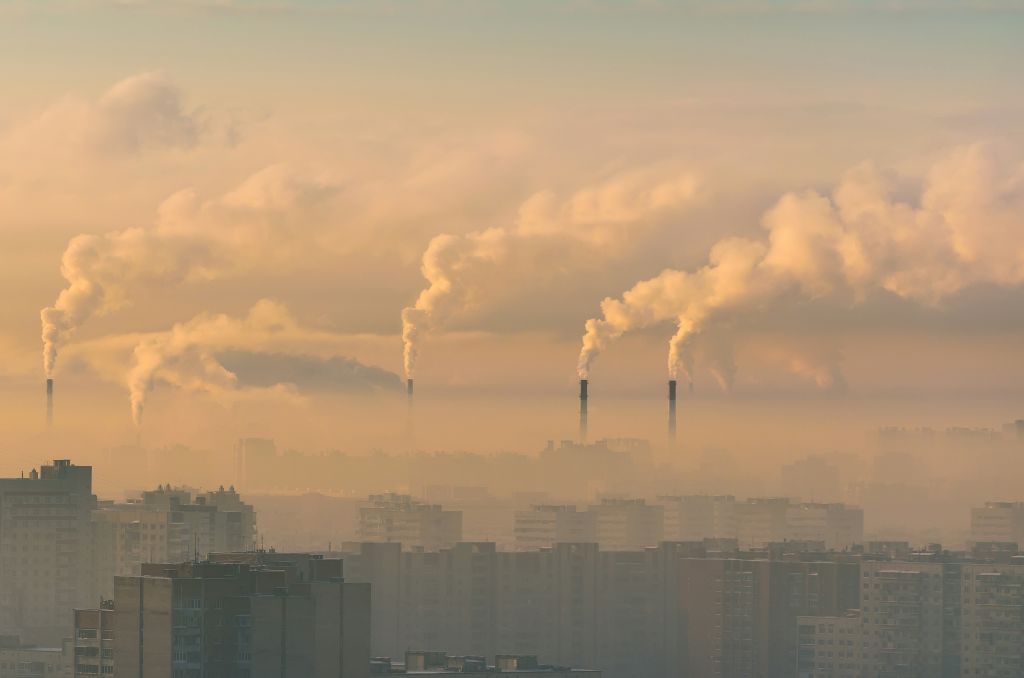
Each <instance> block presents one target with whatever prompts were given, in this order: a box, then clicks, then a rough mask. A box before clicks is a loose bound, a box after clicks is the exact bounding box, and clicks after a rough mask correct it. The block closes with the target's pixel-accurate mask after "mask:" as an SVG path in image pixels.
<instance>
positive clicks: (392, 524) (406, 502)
mask: <svg viewBox="0 0 1024 678" xmlns="http://www.w3.org/2000/svg"><path fill="white" fill-rule="evenodd" d="M357 534H358V535H359V539H360V541H369V542H374V541H376V542H397V543H399V544H401V545H402V547H403V548H405V549H423V550H426V551H436V550H438V549H443V548H450V547H452V546H454V545H455V544H456V543H458V542H459V541H461V540H462V512H461V511H445V510H444V509H442V508H441V506H439V505H437V504H424V503H421V502H418V501H416V500H415V499H413V498H412V497H410V496H409V495H407V494H394V493H392V492H389V493H387V494H377V495H372V496H371V497H370V499H369V502H368V505H367V506H363V507H361V508H360V509H359V524H358V525H357Z"/></svg>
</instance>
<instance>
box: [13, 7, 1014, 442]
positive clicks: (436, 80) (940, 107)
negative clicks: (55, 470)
mask: <svg viewBox="0 0 1024 678" xmlns="http://www.w3.org/2000/svg"><path fill="white" fill-rule="evenodd" d="M1022 35H1024V11H1022V6H1021V5H1020V4H1019V3H1016V2H1009V1H1007V2H1000V1H998V0H992V1H987V2H986V1H983V0H978V1H971V0H962V1H956V0H945V1H936V2H926V1H924V0H877V1H875V0H846V1H842V0H840V1H838V2H825V1H824V0H792V1H789V0H750V1H739V0H737V1H730V0H724V1H721V2H712V1H707V2H667V1H665V2H658V1H656V0H651V1H648V2H644V1H640V0H638V1H636V2H628V1H625V0H624V1H622V2H613V1H610V0H609V1H605V2H600V1H596V0H594V1H589V2H588V1H585V0H580V1H577V2H571V1H568V0H566V1H563V2H558V1H549V2H540V1H531V0H520V1H517V2H498V1H492V2H484V1H480V2H472V1H469V0H466V1H462V2H456V1H454V0H452V1H444V0H436V1H425V0H424V1H422V2H388V1H380V0H378V1H376V2H327V1H326V0H305V1H297V2H286V1H284V0H281V1H278V2H274V1H267V2H262V1H259V0H252V1H246V0H237V1H234V2H233V1H231V0H222V1H215V0H211V1H208V2H207V1H203V0H194V1H190V0H181V1H170V0H169V1H167V2H159V1H156V0H154V1H145V0H138V1H132V0H124V1H122V2H116V1H111V2H99V1H97V2H92V1H90V0H67V1H60V0H52V1H51V0H32V1H28V0H26V1H17V0H15V1H11V0H0V83H2V96H0V286H2V289H3V290H5V291H4V293H3V304H0V405H3V406H4V409H3V412H4V413H3V414H2V415H0V424H3V425H4V426H5V427H8V429H9V430H24V431H30V430H33V429H34V428H38V425H39V423H41V422H40V421H37V419H36V418H34V414H33V415H30V414H29V413H35V412H38V411H39V410H38V404H39V398H40V394H41V383H42V380H43V378H44V371H43V351H42V345H41V342H40V320H39V319H40V310H41V309H44V308H47V307H55V308H57V310H58V311H59V313H58V314H57V315H56V316H51V319H53V318H56V321H55V322H56V324H55V325H54V327H55V328H56V329H54V334H53V336H52V337H51V338H52V339H53V344H52V347H53V350H54V351H55V355H56V357H55V362H54V363H53V374H54V376H55V378H56V379H57V381H58V384H59V385H60V388H61V389H63V390H60V391H59V392H60V393H61V394H68V397H66V398H64V399H63V400H61V401H60V402H61V406H62V407H64V408H65V409H64V411H65V412H66V411H67V409H69V408H71V407H72V403H73V402H74V400H73V399H72V398H71V396H70V394H71V393H74V394H76V396H75V397H77V398H79V399H84V398H88V394H90V393H92V394H94V398H93V399H92V402H89V403H88V407H89V408H90V409H89V411H90V412H92V413H93V414H90V415H89V416H90V418H91V420H92V421H94V422H104V424H103V425H104V426H108V427H110V428H112V429H114V430H118V431H128V430H130V426H131V423H130V422H131V418H130V412H131V409H130V407H129V403H130V395H129V392H131V393H132V397H133V398H134V399H135V407H136V412H135V413H136V415H137V416H139V417H141V416H142V415H141V413H142V412H143V411H145V413H146V416H145V421H147V422H149V421H151V420H152V421H154V422H162V425H163V427H164V429H163V430H165V431H167V435H168V436H169V437H171V436H172V434H173V431H174V430H175V424H174V423H173V419H172V414H171V413H179V414H180V413H181V412H182V411H188V412H189V413H190V414H189V417H190V418H191V420H193V425H194V427H195V428H196V429H197V430H205V428H204V426H214V425H215V423H216V421H217V417H218V416H219V415H218V414H217V413H218V412H220V411H222V410H223V409H224V408H235V410H234V411H237V408H243V409H244V408H252V409H251V410H250V411H249V414H248V415H247V416H248V418H249V419H260V418H264V417H271V418H272V417H274V416H282V417H285V418H287V416H295V413H296V412H301V411H303V410H302V408H303V407H304V405H303V403H304V402H308V399H310V398H316V395H317V394H318V393H322V392H325V391H327V392H329V391H340V392H342V393H344V394H349V395H353V394H354V395H356V396H359V397H362V396H363V395H365V397H393V396H394V394H397V393H398V390H399V388H400V381H399V379H400V378H402V377H403V374H402V373H403V356H402V350H403V349H402V338H401V332H402V321H401V313H402V309H403V308H405V307H414V309H415V313H414V316H415V318H414V319H415V320H416V321H417V323H416V324H417V327H418V328H419V335H418V338H417V341H418V349H419V351H418V353H419V359H418V363H417V373H416V376H417V379H418V382H420V383H421V384H423V388H424V389H426V390H427V391H429V390H430V389H434V390H436V391H438V392H440V391H444V390H457V391H466V392H470V393H482V394H485V393H495V392H501V391H502V390H507V391H508V392H510V393H518V394H530V393H556V392H560V391H563V390H564V391H566V392H568V393H572V392H573V389H574V381H575V378H576V367H577V354H578V352H579V349H580V338H581V335H582V334H583V329H584V322H585V321H586V320H587V319H589V318H598V317H601V315H602V306H601V301H602V299H604V298H605V297H611V298H613V299H615V298H620V297H621V295H622V294H623V293H624V292H626V290H628V289H630V288H631V287H633V285H634V284H635V283H636V282H638V281H641V280H645V279H651V278H654V277H655V276H658V275H659V274H660V273H661V272H662V271H663V270H665V269H675V270H678V271H695V270H697V269H700V268H701V267H703V266H705V264H707V263H708V261H709V250H710V249H711V248H712V246H713V245H714V244H715V243H716V242H717V241H719V240H720V239H722V238H726V237H732V236H737V237H741V238H744V239H746V241H749V242H751V243H754V244H755V245H757V243H768V244H770V245H771V246H772V247H774V244H776V243H777V242H781V241H782V240H784V238H785V237H786V236H787V234H791V232H790V231H786V230H785V228H786V227H788V226H789V225H790V224H791V223H797V222H799V223H804V222H802V221H801V219H803V218H805V217H806V218H807V219H810V217H807V214H808V212H809V211H812V210H813V208H814V206H815V205H818V204H819V203H818V202H815V200H818V199H820V201H823V203H821V204H824V205H827V206H829V207H828V210H830V212H829V214H830V215H832V216H828V217H827V218H826V217H822V220H824V221H827V222H828V224H829V228H832V226H833V225H836V224H838V225H837V226H835V227H836V228H838V229H840V230H841V231H842V234H841V236H839V238H840V239H839V241H837V242H839V244H838V245H835V246H834V247H833V245H832V244H829V245H827V247H826V246H823V247H825V249H827V252H826V254H828V255H832V254H835V252H836V251H839V252H840V254H841V255H842V256H841V257H840V258H842V261H839V260H833V259H829V258H828V257H827V256H825V255H819V252H818V251H817V250H813V248H810V246H809V245H808V243H812V242H813V243H819V242H820V241H822V240H823V239H828V238H831V237H832V235H829V234H825V233H824V232H823V231H820V229H819V230H814V229H810V230H808V229H804V230H801V231H800V232H799V233H798V235H797V236H795V237H797V238H798V239H799V238H804V240H800V241H799V242H798V243H797V246H796V247H795V248H794V247H790V248H789V249H788V250H786V252H783V253H781V254H780V253H779V252H775V254H769V255H767V260H768V261H769V263H771V262H775V263H774V264H773V266H775V268H774V269H773V270H782V269H785V270H786V271H788V272H789V273H790V274H792V275H791V276H790V277H787V278H785V281H791V280H792V281H795V282H793V285H792V286H789V285H788V282H784V283H780V282H778V280H777V279H773V281H772V282H771V283H770V284H769V283H764V285H763V286H762V288H760V289H761V291H760V292H758V294H756V295H755V294H745V295H741V296H739V297H730V296H728V294H726V296H725V297H723V298H726V299H741V301H739V302H735V303H733V302H732V301H727V302H723V303H724V304H725V306H722V307H721V308H724V311H722V310H721V308H720V307H717V306H716V307H714V308H715V314H716V315H714V316H713V318H714V321H713V322H709V323H708V324H707V326H704V325H702V326H701V336H700V338H699V340H697V341H695V343H694V345H693V347H692V352H693V356H692V359H693V361H694V365H693V370H692V371H693V379H694V382H695V393H697V394H700V393H715V394H717V393H719V392H721V390H722V389H725V388H731V390H732V391H733V392H734V393H735V394H739V395H742V394H762V395H764V394H768V395H770V394H775V393H793V392H808V393H815V392H819V391H828V392H830V393H834V392H838V393H847V394H851V395H850V396H849V397H854V396H865V395H868V394H872V393H927V394H932V395H934V394H944V393H945V394H952V395H963V394H983V395H985V396H986V397H994V396H1004V395H1005V396H1006V397H1007V398H1010V399H1011V400H1013V399H1014V398H1015V397H1016V396H1019V395H1021V394H1022V393H1024V389H1021V387H1020V384H1021V383H1024V381H1022V380H1024V361H1022V360H1020V355H1021V349H1022V347H1024V346H1022V344H1024V342H1022V339H1024V321H1022V315H1021V313H1020V309H1021V308H1022V302H1024V288H1022V286H1021V284H1020V283H1021V282H1024V211H1022V209H1024V170H1022V167H1024V166H1022V164H1021V161H1022V160H1024V154H1022V151H1024V79H1022V78H1021V65H1022V64H1024V40H1021V36H1022ZM865 163H868V164H865ZM809 191H813V193H808V192H809ZM784 196H789V199H790V201H789V202H787V199H786V198H784ZM800 201H803V202H800ZM793 204H795V205H796V206H795V207H793ZM787 205H788V206H789V207H792V210H791V211H789V212H787V211H785V209H789V207H787ZM784 208H785V209H784ZM801 209H803V210H804V211H802V212H801V211H800V210H801ZM771 214H776V215H779V214H781V216H779V217H778V220H781V221H782V222H784V223H783V225H782V226H780V227H779V228H778V229H775V230H770V227H771V224H772V223H773V222H772V220H771V217H770V216H766V215H771ZM865 215H866V216H865ZM868 222H870V223H868ZM820 223H824V222H817V221H815V222H814V224H816V225H815V226H814V228H815V229H816V228H818V226H817V225H819V224H820ZM908 229H909V231H908ZM850 233H854V234H855V235H856V237H857V238H858V243H860V246H859V249H857V257H860V258H859V259H857V261H858V262H859V264H858V266H860V268H857V270H856V271H854V268H856V267H854V266H853V264H851V259H850V258H848V257H846V254H844V253H848V249H844V248H845V247H846V244H847V240H846V239H845V238H847V236H849V234H850ZM83 234H84V235H85V236H86V237H84V238H77V239H76V240H73V239H74V238H76V236H80V235H83ZM442 234H445V235H447V236H448V237H447V238H441V239H435V237H436V236H439V235H442ZM947 240H948V242H947ZM432 242H433V244H432ZM730 242H732V241H730ZM787 242H789V241H787ZM829 242H830V243H831V242H832V241H829ZM69 243H70V248H69ZM933 245H934V247H933ZM428 248H429V249H428ZM66 249H67V250H68V255H67V256H64V271H63V275H62V256H63V255H64V252H65V250H66ZM776 249H777V250H781V249H783V248H782V246H781V245H780V246H779V247H777V248H776ZM795 249H799V252H796V253H795V254H794V250H795ZM822 251H824V250H822ZM425 252H427V253H428V256H427V260H426V261H425V262H424V261H423V257H424V253H425ZM758 256H760V255H758ZM851 256H853V255H851ZM784 257H788V258H786V260H785V262H783V264H781V265H776V264H778V261H779V260H780V259H781V258H784ZM800 257H804V258H805V259H808V258H809V259H814V263H813V265H812V264H808V263H807V261H805V259H800ZM844 257H846V258H844ZM855 258H856V257H855ZM865 259H866V263H865V261H863V260H865ZM712 260H714V257H712ZM424 263H425V264H426V265H425V266H424V265H423V264H424ZM421 267H422V268H423V270H421ZM840 268H842V272H837V271H838V269H840ZM810 269H813V271H810ZM861 269H865V270H867V269H870V270H869V271H868V273H864V274H863V275H862V274H861V273H859V272H858V271H861ZM808 271H810V272H808ZM812 273H813V276H812V275H811V274H812ZM833 273H836V276H838V278H837V279H836V280H832V277H833V276H832V274H833ZM424 274H426V275H428V276H430V278H431V279H430V281H429V282H428V281H427V280H425V279H424ZM787 275H789V274H787ZM812 277H813V280H811V278H812ZM685 280H690V278H686V279H685ZM822 280H826V281H830V282H829V284H827V285H824V286H822V285H820V284H818V283H820V282H821V281H822ZM837 281H838V282H837ZM430 283H433V291H431V292H428V294H427V297H424V298H421V299H420V303H419V304H417V297H418V295H419V294H420V292H421V290H423V289H425V288H427V287H428V286H429V285H430ZM69 284H70V285H72V290H71V292H69V293H68V294H67V295H65V298H64V300H63V301H59V302H58V301H57V299H58V294H60V293H61V291H62V290H63V289H65V288H67V287H68V286H69ZM683 284H684V286H685V285H687V284H689V283H686V282H684V283H683ZM695 284H697V283H695ZM751 284H754V285H761V283H760V282H758V281H754V282H752V283H751ZM768 288H770V290H769V289H768ZM702 289H703V288H702ZM714 293H715V294H719V293H722V290H721V289H717V290H716V291H715V292H714ZM656 301H664V300H662V299H660V298H659V300H656ZM652 303H654V302H652ZM673 303H678V300H677V301H676V302H673ZM691 306H692V304H691ZM712 306H713V305H712ZM688 308H691V307H688ZM704 308H705V307H704V306H702V307H701V309H704ZM691 311H692V308H691ZM680 312H681V309H680V308H679V307H677V306H673V305H671V304H669V302H668V301H664V304H663V307H662V308H661V310H660V311H659V312H658V313H653V314H647V315H644V316H643V321H640V320H638V319H637V321H636V322H634V323H632V324H631V325H630V327H631V329H630V330H629V331H628V332H627V335H628V336H625V337H623V338H622V340H621V341H611V342H610V343H609V344H608V345H607V346H605V347H604V350H603V352H602V354H601V355H600V357H599V358H597V359H596V362H595V363H594V364H593V366H592V372H591V378H592V380H593V382H594V384H595V388H596V389H598V390H597V393H600V392H602V391H603V392H605V393H617V394H620V395H621V394H628V393H642V392H649V391H654V392H656V393H657V394H658V395H660V394H661V391H663V390H664V386H663V384H664V379H665V359H666V358H665V356H666V352H667V346H668V340H669V338H670V337H671V336H672V335H673V333H674V332H675V330H676V327H675V322H673V320H674V318H675V317H676V315H678V314H679V313H680ZM702 312H703V311H702ZM644 313H646V311H645V312H644ZM416 314H418V315H416ZM703 317H704V316H702V318H703ZM634 329H635V332H634V331H633V330H634ZM51 358H52V356H51ZM382 391H383V392H385V393H391V394H392V396H386V395H385V396H381V395H376V396H374V395H373V394H374V393H380V392H382ZM346 397H348V396H346ZM175 398H186V399H188V401H189V405H188V406H187V407H188V408H189V409H187V410H181V409H174V408H175V407H185V406H184V405H181V404H180V403H179V405H178V406H175V405H173V403H174V402H175V401H174V399H175ZM69 399H70V400H71V402H69ZM150 401H152V402H150ZM161 407H163V408H164V409H163V411H162V412H161V409H160V408H161ZM191 408H194V409H191ZM83 410H84V406H83ZM267 412H269V413H270V414H267ZM69 416H70V415H69ZM204 416H208V417H211V421H210V422H208V423H207V424H202V423H195V421H196V420H202V418H203V417H204ZM321 419H322V417H321ZM327 425H328V424H327V423H325V422H324V421H322V420H318V423H317V424H316V426H317V427H325V426H327ZM153 426H157V424H156V423H154V424H153ZM329 436H330V434H326V435H325V437H329Z"/></svg>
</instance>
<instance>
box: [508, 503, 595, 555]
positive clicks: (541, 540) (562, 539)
mask: <svg viewBox="0 0 1024 678" xmlns="http://www.w3.org/2000/svg"><path fill="white" fill-rule="evenodd" d="M514 521H515V523H514V526H513V534H514V538H515V548H516V550H517V551H535V550H537V549H542V548H550V547H552V546H554V545H555V544H558V543H565V544H585V543H590V542H596V541H597V523H596V516H595V514H594V513H592V512H590V511H577V510H576V507H575V506H572V505H551V504H539V505H536V506H533V507H531V508H530V509H529V510H523V511H516V512H515V517H514Z"/></svg>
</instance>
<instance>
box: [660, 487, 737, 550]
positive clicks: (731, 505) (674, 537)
mask: <svg viewBox="0 0 1024 678" xmlns="http://www.w3.org/2000/svg"><path fill="white" fill-rule="evenodd" d="M658 503H659V504H661V506H662V507H663V509H664V512H665V539H667V540H669V541H703V540H705V539H735V538H736V534H737V526H736V498H735V497H733V496H731V495H719V496H711V495H691V496H674V497H669V496H666V497H658Z"/></svg>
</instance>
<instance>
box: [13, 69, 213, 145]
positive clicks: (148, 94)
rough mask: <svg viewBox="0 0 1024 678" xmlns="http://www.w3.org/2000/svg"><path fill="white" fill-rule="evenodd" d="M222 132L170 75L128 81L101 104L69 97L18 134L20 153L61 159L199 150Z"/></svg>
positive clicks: (101, 99)
mask: <svg viewBox="0 0 1024 678" xmlns="http://www.w3.org/2000/svg"><path fill="white" fill-rule="evenodd" d="M215 128H216V126H215V125H213V123H212V121H211V120H209V119H207V118H206V117H205V116H204V115H203V114H202V113H201V112H200V110H199V109H198V108H196V109H192V108H189V106H188V105H187V104H186V102H185V95H184V93H183V92H182V90H181V88H180V87H179V86H178V85H177V84H176V83H175V82H174V81H173V80H171V78H170V77H168V76H167V75H166V74H164V73H160V72H149V73H139V74H137V75H132V76H130V77H127V78H125V79H123V80H121V81H119V82H117V83H115V84H114V85H112V86H111V87H110V88H108V89H107V90H106V91H104V92H103V93H102V94H100V95H99V96H98V97H97V98H95V99H86V98H82V97H78V96H70V95H69V96H66V97H65V98H63V99H62V100H60V101H59V102H57V103H55V104H53V105H52V106H50V107H49V108H47V109H46V110H44V111H43V112H42V113H41V114H39V115H38V116H37V117H36V118H35V119H33V120H31V121H29V122H27V123H26V124H23V125H21V126H20V127H17V128H15V129H14V130H13V133H12V135H11V138H10V139H8V140H7V143H8V144H9V145H11V146H12V147H13V148H14V149H20V150H22V151H25V152H32V153H33V154H43V155H44V156H45V157H50V158H56V157H60V156H66V155H67V154H68V153H69V152H70V153H80V154H81V153H85V154H90V155H92V156H110V157H119V156H121V157H123V156H129V157H130V156H136V155H138V154H141V153H146V152H156V151H168V150H189V149H192V148H195V147H196V146H197V145H198V144H199V143H200V141H201V140H202V139H203V138H204V136H205V135H208V134H210V133H212V132H214V131H215Z"/></svg>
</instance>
